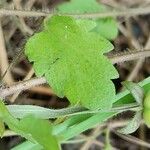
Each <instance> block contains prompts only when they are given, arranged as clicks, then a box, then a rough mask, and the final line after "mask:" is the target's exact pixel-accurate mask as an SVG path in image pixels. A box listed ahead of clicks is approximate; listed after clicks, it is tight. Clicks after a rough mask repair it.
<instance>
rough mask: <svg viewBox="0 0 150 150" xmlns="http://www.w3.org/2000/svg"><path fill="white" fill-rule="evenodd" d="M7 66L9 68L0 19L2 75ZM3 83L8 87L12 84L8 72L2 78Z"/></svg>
mask: <svg viewBox="0 0 150 150" xmlns="http://www.w3.org/2000/svg"><path fill="white" fill-rule="evenodd" d="M8 66H9V62H8V57H7V52H6V47H5V40H4V36H3V29H2V24H1V18H0V70H1V74H2V75H3V74H4V73H5V71H6V68H8ZM4 81H5V82H6V84H8V85H10V84H12V83H13V77H12V75H11V72H10V71H8V73H7V74H6V76H5V77H4Z"/></svg>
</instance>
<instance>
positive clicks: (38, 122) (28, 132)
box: [0, 100, 59, 150]
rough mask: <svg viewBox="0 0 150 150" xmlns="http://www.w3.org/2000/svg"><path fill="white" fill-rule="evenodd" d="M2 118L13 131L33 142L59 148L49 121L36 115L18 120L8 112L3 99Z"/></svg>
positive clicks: (45, 146) (0, 112)
mask: <svg viewBox="0 0 150 150" xmlns="http://www.w3.org/2000/svg"><path fill="white" fill-rule="evenodd" d="M0 119H1V120H2V121H3V122H4V123H6V124H7V125H8V127H9V128H10V129H11V130H12V131H14V132H16V133H18V134H19V135H21V136H22V137H25V138H26V139H28V140H30V141H31V142H35V143H36V142H38V143H39V144H40V145H42V146H43V147H44V148H45V149H46V150H59V144H58V142H57V138H56V137H55V136H53V135H52V126H51V124H50V123H49V122H48V121H46V120H42V119H38V118H36V117H34V116H27V117H24V118H23V119H21V120H18V119H16V118H14V117H13V116H12V115H11V114H10V113H9V112H8V110H7V107H6V106H5V105H4V103H3V102H2V101H1V100H0ZM39 127H40V130H39Z"/></svg>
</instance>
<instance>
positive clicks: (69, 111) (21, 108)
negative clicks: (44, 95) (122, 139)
mask: <svg viewBox="0 0 150 150" xmlns="http://www.w3.org/2000/svg"><path fill="white" fill-rule="evenodd" d="M7 108H8V110H9V112H10V113H11V114H12V115H13V116H14V117H15V118H23V117H24V116H27V115H29V114H33V115H35V116H37V117H40V118H42V119H49V118H59V117H65V116H75V115H84V114H97V113H108V112H120V111H121V112H123V111H129V110H130V111H138V110H140V109H141V108H140V106H139V105H138V104H137V103H132V104H125V105H123V106H120V107H119V106H117V107H114V108H111V109H105V110H87V109H86V108H84V107H70V108H63V109H59V110H54V109H48V108H43V107H40V106H32V105H7Z"/></svg>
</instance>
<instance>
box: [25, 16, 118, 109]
mask: <svg viewBox="0 0 150 150" xmlns="http://www.w3.org/2000/svg"><path fill="white" fill-rule="evenodd" d="M56 43H57V44H56ZM112 49H113V45H112V44H111V43H110V42H109V41H108V40H106V39H105V38H102V37H101V36H99V35H98V34H96V33H93V32H88V31H87V30H85V27H84V26H80V25H79V24H78V23H77V22H76V20H75V19H73V18H71V17H67V16H53V17H52V18H51V19H50V20H46V22H45V28H44V30H43V31H42V32H40V33H37V34H35V35H34V36H33V37H31V38H30V39H29V40H28V42H27V44H26V47H25V53H26V55H27V56H28V58H29V60H30V61H31V62H34V64H33V67H34V69H35V73H36V75H37V76H45V77H46V79H47V81H48V83H49V85H50V86H51V87H52V89H53V91H54V92H55V93H56V94H57V95H58V96H59V97H64V96H66V97H67V98H68V99H69V101H70V102H71V104H72V105H77V104H79V105H82V106H84V107H86V108H89V109H102V108H110V107H111V105H112V101H111V100H112V99H113V97H114V96H115V87H114V84H113V83H112V81H111V79H114V78H117V77H118V73H117V71H116V69H115V68H114V67H113V65H112V63H111V62H110V60H108V59H107V58H106V57H105V56H104V55H103V53H106V52H109V51H111V50H112Z"/></svg>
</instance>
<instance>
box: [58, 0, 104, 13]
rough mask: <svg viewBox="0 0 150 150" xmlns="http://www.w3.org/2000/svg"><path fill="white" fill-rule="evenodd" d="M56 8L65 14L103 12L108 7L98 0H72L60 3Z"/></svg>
mask: <svg viewBox="0 0 150 150" xmlns="http://www.w3.org/2000/svg"><path fill="white" fill-rule="evenodd" d="M56 10H57V12H61V13H64V14H69V13H72V14H84V13H97V12H102V11H104V10H106V9H105V7H104V5H100V4H99V3H98V2H97V1H96V0H71V1H70V2H66V3H63V4H61V5H59V6H58V7H57V8H56Z"/></svg>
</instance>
